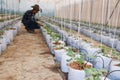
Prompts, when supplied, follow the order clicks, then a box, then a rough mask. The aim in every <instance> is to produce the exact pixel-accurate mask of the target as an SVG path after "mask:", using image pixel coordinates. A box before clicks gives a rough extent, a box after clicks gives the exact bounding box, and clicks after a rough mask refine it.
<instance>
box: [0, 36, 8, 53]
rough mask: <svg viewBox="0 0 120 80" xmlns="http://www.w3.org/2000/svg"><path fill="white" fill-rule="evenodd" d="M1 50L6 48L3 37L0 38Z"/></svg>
mask: <svg viewBox="0 0 120 80" xmlns="http://www.w3.org/2000/svg"><path fill="white" fill-rule="evenodd" d="M0 44H1V50H2V51H4V50H6V48H7V42H6V39H5V38H0Z"/></svg>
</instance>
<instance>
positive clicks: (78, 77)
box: [68, 67, 86, 80]
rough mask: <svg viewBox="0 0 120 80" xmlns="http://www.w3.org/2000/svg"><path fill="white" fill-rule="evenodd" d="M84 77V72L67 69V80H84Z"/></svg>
mask: <svg viewBox="0 0 120 80" xmlns="http://www.w3.org/2000/svg"><path fill="white" fill-rule="evenodd" d="M85 76H86V73H85V71H84V70H76V69H73V68H71V67H69V73H68V80H84V78H85Z"/></svg>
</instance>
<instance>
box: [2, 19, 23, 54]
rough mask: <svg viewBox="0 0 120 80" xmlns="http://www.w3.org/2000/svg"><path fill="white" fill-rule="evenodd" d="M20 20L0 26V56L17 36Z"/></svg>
mask: <svg viewBox="0 0 120 80" xmlns="http://www.w3.org/2000/svg"><path fill="white" fill-rule="evenodd" d="M19 19H20V18H17V19H14V20H10V21H7V22H6V23H3V24H4V25H3V26H1V25H0V55H1V54H2V52H4V51H5V50H6V49H7V45H9V44H11V42H12V41H13V39H14V37H15V36H16V35H17V33H18V31H19V29H20V24H21V23H20V21H19Z"/></svg>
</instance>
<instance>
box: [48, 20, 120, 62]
mask: <svg viewBox="0 0 120 80" xmlns="http://www.w3.org/2000/svg"><path fill="white" fill-rule="evenodd" d="M49 21H50V20H49ZM50 23H52V24H54V25H57V26H60V29H61V25H59V24H56V23H53V21H50ZM66 31H67V30H66ZM67 32H69V30H68V31H67ZM68 40H69V39H68ZM72 41H73V40H72ZM84 41H86V42H89V43H91V42H90V41H88V40H84ZM68 42H69V41H68ZM109 43H110V42H109ZM76 45H77V44H75V45H74V46H75V47H77V46H76ZM95 47H99V48H101V49H102V52H103V53H104V55H105V56H109V57H112V58H114V59H118V60H120V55H119V52H118V51H116V50H115V49H113V48H110V47H107V46H105V45H103V46H102V47H101V46H95Z"/></svg>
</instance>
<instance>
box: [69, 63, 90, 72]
mask: <svg viewBox="0 0 120 80" xmlns="http://www.w3.org/2000/svg"><path fill="white" fill-rule="evenodd" d="M69 66H70V67H71V68H73V69H77V70H84V68H91V67H92V66H91V65H88V64H86V63H83V64H82V66H83V67H81V66H80V65H79V64H78V62H76V61H74V62H72V63H70V65H69Z"/></svg>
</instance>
